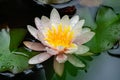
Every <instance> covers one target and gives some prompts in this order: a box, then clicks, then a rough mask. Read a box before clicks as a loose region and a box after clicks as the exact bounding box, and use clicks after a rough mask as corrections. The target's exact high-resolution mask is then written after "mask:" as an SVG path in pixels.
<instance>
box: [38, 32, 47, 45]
mask: <svg viewBox="0 0 120 80" xmlns="http://www.w3.org/2000/svg"><path fill="white" fill-rule="evenodd" d="M37 36H38V40H39V41H41V42H42V43H43V44H44V45H45V46H47V45H48V44H47V43H46V42H45V40H44V38H45V37H44V35H43V33H42V31H41V30H39V32H38V34H37Z"/></svg>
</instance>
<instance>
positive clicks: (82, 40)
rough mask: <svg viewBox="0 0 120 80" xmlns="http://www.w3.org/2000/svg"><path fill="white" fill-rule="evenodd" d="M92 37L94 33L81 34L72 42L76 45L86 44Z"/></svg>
mask: <svg viewBox="0 0 120 80" xmlns="http://www.w3.org/2000/svg"><path fill="white" fill-rule="evenodd" d="M94 35H95V33H94V32H86V33H83V34H81V35H79V36H78V37H76V39H75V40H74V43H76V44H77V45H81V44H84V43H86V42H88V41H89V40H91V39H92V37H93V36H94Z"/></svg>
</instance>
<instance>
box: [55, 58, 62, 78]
mask: <svg viewBox="0 0 120 80" xmlns="http://www.w3.org/2000/svg"><path fill="white" fill-rule="evenodd" d="M54 70H55V72H56V73H57V74H58V75H59V76H62V74H63V72H64V63H58V62H57V61H56V59H54Z"/></svg>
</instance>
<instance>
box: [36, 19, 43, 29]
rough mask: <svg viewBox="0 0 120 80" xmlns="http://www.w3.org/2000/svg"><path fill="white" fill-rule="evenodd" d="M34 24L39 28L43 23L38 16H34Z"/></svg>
mask: <svg viewBox="0 0 120 80" xmlns="http://www.w3.org/2000/svg"><path fill="white" fill-rule="evenodd" d="M35 25H36V27H37V28H38V30H41V28H43V24H42V22H41V20H40V19H39V18H38V17H36V18H35Z"/></svg>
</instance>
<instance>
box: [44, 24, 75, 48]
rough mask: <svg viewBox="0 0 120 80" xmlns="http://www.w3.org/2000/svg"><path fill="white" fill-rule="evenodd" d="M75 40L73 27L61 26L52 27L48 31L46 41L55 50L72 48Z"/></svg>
mask: <svg viewBox="0 0 120 80" xmlns="http://www.w3.org/2000/svg"><path fill="white" fill-rule="evenodd" d="M73 38H74V31H73V30H72V29H71V26H63V25H62V24H59V25H58V26H57V27H55V26H52V27H51V28H49V29H47V33H46V38H45V40H46V41H47V42H48V44H50V45H52V46H53V47H54V48H56V47H58V46H62V47H65V48H67V47H70V46H71V44H72V40H73Z"/></svg>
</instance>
